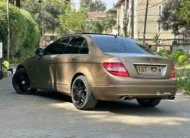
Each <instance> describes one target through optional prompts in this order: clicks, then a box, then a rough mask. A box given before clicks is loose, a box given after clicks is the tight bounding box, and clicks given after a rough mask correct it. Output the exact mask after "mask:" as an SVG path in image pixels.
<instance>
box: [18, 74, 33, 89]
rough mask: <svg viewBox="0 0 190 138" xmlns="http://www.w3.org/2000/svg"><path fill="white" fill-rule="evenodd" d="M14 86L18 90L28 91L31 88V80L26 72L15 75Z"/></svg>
mask: <svg viewBox="0 0 190 138" xmlns="http://www.w3.org/2000/svg"><path fill="white" fill-rule="evenodd" d="M14 86H15V88H16V89H17V90H18V91H21V92H28V91H29V90H30V80H29V78H28V76H27V74H25V73H19V74H17V75H16V76H14Z"/></svg>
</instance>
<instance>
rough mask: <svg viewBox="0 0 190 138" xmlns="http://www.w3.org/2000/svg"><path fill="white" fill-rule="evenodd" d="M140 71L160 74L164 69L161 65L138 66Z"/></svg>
mask: <svg viewBox="0 0 190 138" xmlns="http://www.w3.org/2000/svg"><path fill="white" fill-rule="evenodd" d="M137 70H138V73H146V74H160V73H162V69H161V67H160V66H137Z"/></svg>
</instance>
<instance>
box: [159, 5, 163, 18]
mask: <svg viewBox="0 0 190 138" xmlns="http://www.w3.org/2000/svg"><path fill="white" fill-rule="evenodd" d="M158 15H159V16H161V15H162V5H159V6H158Z"/></svg>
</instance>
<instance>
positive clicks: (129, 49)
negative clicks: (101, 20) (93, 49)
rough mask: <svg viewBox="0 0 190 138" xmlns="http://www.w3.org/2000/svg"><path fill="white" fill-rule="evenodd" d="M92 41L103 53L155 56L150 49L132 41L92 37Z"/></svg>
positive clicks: (119, 38) (112, 37)
mask: <svg viewBox="0 0 190 138" xmlns="http://www.w3.org/2000/svg"><path fill="white" fill-rule="evenodd" d="M92 39H93V41H94V42H95V43H96V45H97V46H98V47H99V48H100V50H101V51H102V52H110V53H137V54H153V53H152V52H151V51H150V49H149V48H148V47H145V46H143V45H141V44H139V43H138V42H136V41H135V40H131V39H126V38H122V37H117V38H116V37H114V36H92Z"/></svg>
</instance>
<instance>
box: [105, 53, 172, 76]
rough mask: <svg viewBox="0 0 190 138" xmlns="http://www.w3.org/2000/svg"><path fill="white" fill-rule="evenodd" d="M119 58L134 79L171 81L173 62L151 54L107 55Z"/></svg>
mask: <svg viewBox="0 0 190 138" xmlns="http://www.w3.org/2000/svg"><path fill="white" fill-rule="evenodd" d="M107 54H109V55H112V56H116V57H118V58H119V59H120V60H121V62H122V63H123V64H124V66H125V67H126V69H127V70H128V72H129V74H130V76H131V77H132V78H145V79H146V78H147V79H149V78H152V79H154V78H155V79H159V78H160V79H164V78H165V79H169V78H170V74H171V72H172V65H173V62H172V61H171V60H169V59H167V58H163V57H160V56H157V55H151V54H128V53H107Z"/></svg>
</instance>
